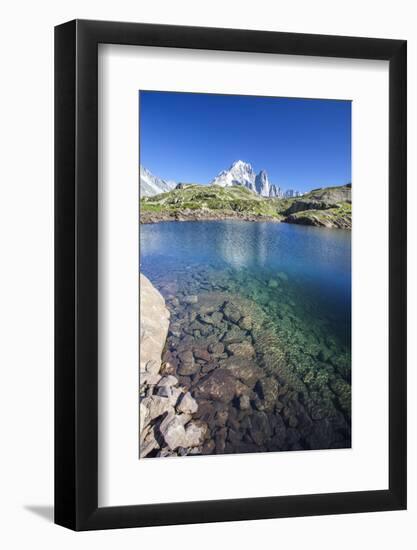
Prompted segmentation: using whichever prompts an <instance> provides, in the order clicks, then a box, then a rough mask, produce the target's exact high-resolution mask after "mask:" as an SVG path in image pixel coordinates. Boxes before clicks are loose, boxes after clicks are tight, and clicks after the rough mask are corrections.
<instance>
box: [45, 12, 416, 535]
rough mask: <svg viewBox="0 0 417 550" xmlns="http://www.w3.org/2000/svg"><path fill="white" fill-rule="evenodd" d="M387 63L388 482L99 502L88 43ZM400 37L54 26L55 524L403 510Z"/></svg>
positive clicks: (94, 119) (93, 89)
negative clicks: (196, 498)
mask: <svg viewBox="0 0 417 550" xmlns="http://www.w3.org/2000/svg"><path fill="white" fill-rule="evenodd" d="M109 43H110V44H123V45H146V46H159V47H169V48H193V49H203V50H213V51H214V50H228V51H240V52H260V53H270V54H291V55H304V56H306V55H307V56H322V57H338V58H355V59H374V60H387V61H388V62H389V402H388V403H387V406H388V407H389V488H388V489H387V490H377V491H358V492H348V493H334V494H305V495H297V496H276V497H263V498H245V499H231V500H217V501H200V502H182V503H171V504H152V505H137V506H118V507H98V498H97V494H98V474H97V472H98V468H97V464H98V448H97V434H98V409H97V404H98V391H97V387H98V350H97V335H98V329H97V326H98V315H97V307H98V291H97V277H98V236H99V235H98V151H97V146H98V131H97V128H98V108H97V106H98V76H97V73H98V61H97V58H98V55H97V54H98V45H99V44H109ZM406 45H407V44H406V41H404V40H386V39H373V38H353V37H341V36H321V35H310V34H292V33H280V32H264V31H248V30H236V29H219V28H197V27H181V26H165V25H149V24H142V23H117V22H106V21H84V20H74V21H70V22H68V23H64V24H62V25H59V26H57V27H56V28H55V522H56V523H57V524H59V525H63V526H65V527H68V528H70V529H74V530H77V531H78V530H91V529H108V528H123V527H141V526H155V525H171V524H185V523H202V522H216V521H236V520H249V519H261V518H282V517H289V516H310V515H323V514H342V513H352V512H371V511H386V510H402V509H405V508H406V428H407V425H406V137H407V133H406V113H407V108H406Z"/></svg>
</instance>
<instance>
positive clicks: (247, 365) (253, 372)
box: [220, 355, 263, 388]
mask: <svg viewBox="0 0 417 550" xmlns="http://www.w3.org/2000/svg"><path fill="white" fill-rule="evenodd" d="M220 366H221V367H222V368H223V369H225V370H227V371H228V372H229V373H230V374H231V375H232V376H234V377H235V378H238V379H239V380H241V381H242V382H243V383H244V384H246V385H247V386H249V387H251V388H253V386H254V385H255V384H256V382H257V380H259V379H260V378H261V377H262V375H263V371H262V369H261V368H260V367H257V366H256V365H255V363H254V362H253V361H251V360H250V359H246V358H245V357H238V356H235V355H232V356H231V357H228V358H227V359H224V360H222V361H220Z"/></svg>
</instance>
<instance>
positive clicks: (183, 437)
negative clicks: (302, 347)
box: [140, 273, 350, 458]
mask: <svg viewBox="0 0 417 550" xmlns="http://www.w3.org/2000/svg"><path fill="white" fill-rule="evenodd" d="M194 277H198V280H197V279H193V277H192V276H191V275H190V282H186V284H187V287H188V289H187V290H181V289H180V288H178V286H177V284H176V283H168V284H165V285H164V286H163V287H161V288H160V289H159V290H160V291H161V292H162V294H163V295H164V297H165V299H164V298H163V297H162V295H161V294H160V292H159V291H158V290H156V288H155V287H153V285H152V284H151V283H150V282H149V280H148V279H146V278H145V277H144V276H143V275H141V366H140V370H141V373H140V457H142V458H143V457H158V456H184V455H199V454H222V453H245V452H265V451H283V450H305V449H323V448H345V447H349V446H350V420H349V418H350V384H349V383H347V382H346V381H345V377H346V375H345V372H344V368H345V367H344V365H340V366H339V365H338V362H337V360H336V357H335V358H334V359H332V358H330V362H328V363H326V362H325V361H328V359H327V358H325V357H324V356H323V350H317V352H316V351H314V353H317V354H318V357H320V361H321V363H320V365H321V370H320V372H317V373H314V374H313V372H314V371H311V372H310V371H307V370H305V368H304V367H303V369H304V371H303V372H304V374H303V377H302V378H300V377H299V376H297V375H296V374H295V373H294V372H293V370H292V369H291V368H288V357H287V355H286V351H285V349H284V348H283V346H282V347H281V348H279V349H276V347H275V340H272V338H273V336H272V334H271V333H270V332H269V331H268V324H267V323H266V324H265V317H264V315H263V313H262V311H261V309H260V308H258V307H257V306H256V304H254V302H251V301H248V300H245V299H243V298H241V297H239V296H237V295H231V294H230V293H228V292H224V291H223V290H222V284H221V283H219V282H218V281H216V282H215V283H214V282H211V281H210V280H209V279H208V278H207V279H205V278H203V279H202V275H197V274H194ZM184 281H185V279H184ZM184 284H185V283H184ZM286 284H287V283H286V276H285V274H284V273H282V274H278V277H277V278H276V279H270V280H269V281H268V282H267V288H268V289H270V290H271V291H272V292H276V291H277V289H279V288H280V287H281V288H282V290H283V292H285V289H286ZM204 286H205V287H206V288H205V291H204V292H201V291H200V292H196V293H192V291H193V289H196V288H197V287H198V288H199V289H200V290H201V288H202V287H204ZM155 319H157V320H158V321H157V322H156V323H155ZM168 324H169V327H168ZM155 326H157V327H158V328H157V329H156V330H157V332H154V333H153V339H154V341H153V344H152V345H151V343H150V340H146V337H147V336H149V331H151V332H152V331H154V330H155ZM156 334H157V337H156V340H157V343H155V335H156ZM144 342H145V345H144ZM160 352H161V353H162V355H161V354H159V353H160ZM329 353H330V354H331V352H329ZM157 354H159V355H157ZM329 357H330V355H329ZM317 361H318V360H316V362H317ZM300 368H301V365H300ZM339 369H340V372H338V371H339ZM303 379H304V381H303Z"/></svg>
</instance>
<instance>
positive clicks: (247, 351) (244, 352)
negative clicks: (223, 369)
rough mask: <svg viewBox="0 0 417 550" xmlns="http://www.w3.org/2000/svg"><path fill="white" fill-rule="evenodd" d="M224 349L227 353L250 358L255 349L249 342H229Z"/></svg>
mask: <svg viewBox="0 0 417 550" xmlns="http://www.w3.org/2000/svg"><path fill="white" fill-rule="evenodd" d="M226 349H227V351H228V352H229V353H231V354H232V355H235V356H237V357H248V358H252V357H253V356H254V355H255V349H254V347H253V346H252V344H250V343H249V342H241V343H237V344H229V345H228V346H227V348H226Z"/></svg>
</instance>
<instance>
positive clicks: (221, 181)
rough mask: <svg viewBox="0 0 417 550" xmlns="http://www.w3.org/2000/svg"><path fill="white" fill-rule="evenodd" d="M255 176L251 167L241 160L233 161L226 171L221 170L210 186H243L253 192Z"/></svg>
mask: <svg viewBox="0 0 417 550" xmlns="http://www.w3.org/2000/svg"><path fill="white" fill-rule="evenodd" d="M255 178H256V174H255V172H254V171H253V168H252V166H251V165H250V164H249V163H248V162H244V161H243V160H235V162H233V164H232V165H231V166H230V168H228V169H227V170H222V171H221V172H220V173H219V174H217V176H216V177H215V178H214V179H213V181H212V182H211V185H218V186H220V187H230V186H232V185H243V186H245V187H248V188H249V189H252V191H254V190H255V187H254V186H255Z"/></svg>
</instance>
